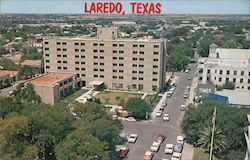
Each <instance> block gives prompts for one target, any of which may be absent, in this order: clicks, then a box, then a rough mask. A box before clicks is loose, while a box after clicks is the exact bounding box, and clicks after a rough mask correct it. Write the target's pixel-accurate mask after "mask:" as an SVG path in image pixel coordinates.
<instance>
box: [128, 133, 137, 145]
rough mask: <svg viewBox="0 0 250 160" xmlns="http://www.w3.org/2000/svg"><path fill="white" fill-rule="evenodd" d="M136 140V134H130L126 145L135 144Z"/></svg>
mask: <svg viewBox="0 0 250 160" xmlns="http://www.w3.org/2000/svg"><path fill="white" fill-rule="evenodd" d="M137 138H138V135H137V134H130V135H129V137H128V143H135V142H136V140H137Z"/></svg>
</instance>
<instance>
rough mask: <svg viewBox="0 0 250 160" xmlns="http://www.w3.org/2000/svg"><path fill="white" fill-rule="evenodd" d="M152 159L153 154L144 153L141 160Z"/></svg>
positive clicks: (150, 152) (149, 152)
mask: <svg viewBox="0 0 250 160" xmlns="http://www.w3.org/2000/svg"><path fill="white" fill-rule="evenodd" d="M153 157H154V152H152V151H146V152H145V154H144V156H143V160H152V159H153Z"/></svg>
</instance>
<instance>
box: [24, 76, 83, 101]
mask: <svg viewBox="0 0 250 160" xmlns="http://www.w3.org/2000/svg"><path fill="white" fill-rule="evenodd" d="M28 82H29V83H31V84H33V85H34V90H35V91H36V93H37V94H38V95H39V96H40V97H41V101H42V102H43V103H47V104H52V105H53V104H54V103H55V102H57V101H59V100H60V99H62V98H64V97H65V96H67V95H69V94H71V93H72V92H74V90H75V89H77V88H79V87H81V86H80V80H79V79H78V78H77V76H76V74H71V73H47V74H44V75H41V76H39V77H35V78H33V79H31V80H29V81H28Z"/></svg>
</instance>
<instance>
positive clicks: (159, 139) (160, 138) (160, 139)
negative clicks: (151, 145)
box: [156, 134, 166, 144]
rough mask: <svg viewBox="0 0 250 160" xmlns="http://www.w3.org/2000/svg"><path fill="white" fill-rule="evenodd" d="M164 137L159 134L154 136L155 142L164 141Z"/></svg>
mask: <svg viewBox="0 0 250 160" xmlns="http://www.w3.org/2000/svg"><path fill="white" fill-rule="evenodd" d="M165 138H166V136H164V135H162V134H159V135H158V136H157V138H156V142H159V143H160V144H162V142H163V141H164V139H165Z"/></svg>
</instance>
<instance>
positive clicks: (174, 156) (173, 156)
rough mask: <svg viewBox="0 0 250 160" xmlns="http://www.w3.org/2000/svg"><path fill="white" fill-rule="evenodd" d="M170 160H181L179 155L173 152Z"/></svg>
mask: <svg viewBox="0 0 250 160" xmlns="http://www.w3.org/2000/svg"><path fill="white" fill-rule="evenodd" d="M171 160H181V153H176V152H174V153H173V155H172V158H171Z"/></svg>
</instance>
